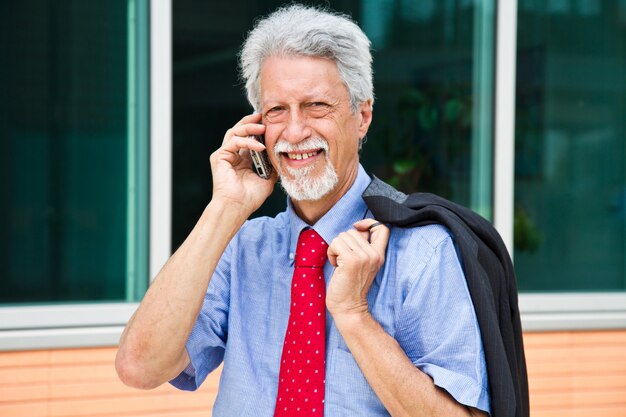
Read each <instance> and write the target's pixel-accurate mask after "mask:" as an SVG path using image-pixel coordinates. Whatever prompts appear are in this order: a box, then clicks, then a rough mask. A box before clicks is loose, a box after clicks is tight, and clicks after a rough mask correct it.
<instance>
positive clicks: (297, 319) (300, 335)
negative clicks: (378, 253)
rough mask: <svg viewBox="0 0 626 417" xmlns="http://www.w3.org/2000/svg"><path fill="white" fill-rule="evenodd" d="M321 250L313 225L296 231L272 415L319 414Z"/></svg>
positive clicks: (322, 358)
mask: <svg viewBox="0 0 626 417" xmlns="http://www.w3.org/2000/svg"><path fill="white" fill-rule="evenodd" d="M327 250H328V246H327V244H326V242H324V239H322V237H321V236H320V235H318V234H317V232H316V231H315V230H313V229H307V230H303V231H302V233H300V238H299V239H298V246H297V248H296V260H295V267H294V271H293V279H292V280H291V307H290V311H289V324H288V325H287V334H286V335H285V344H284V345H283V354H282V357H281V362H280V373H279V375H278V395H277V396H276V410H275V412H274V416H275V417H286V416H301V417H304V416H307V417H312V416H323V415H324V378H325V364H326V303H325V299H326V282H325V280H324V264H325V263H326V259H327V255H326V251H327Z"/></svg>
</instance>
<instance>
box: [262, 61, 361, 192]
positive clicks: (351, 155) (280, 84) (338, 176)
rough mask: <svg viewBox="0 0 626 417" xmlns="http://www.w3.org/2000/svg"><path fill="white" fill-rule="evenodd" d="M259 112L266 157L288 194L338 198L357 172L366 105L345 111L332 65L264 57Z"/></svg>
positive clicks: (343, 91) (344, 99)
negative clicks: (261, 117) (266, 150)
mask: <svg viewBox="0 0 626 417" xmlns="http://www.w3.org/2000/svg"><path fill="white" fill-rule="evenodd" d="M261 113H262V115H263V124H264V125H265V126H266V130H265V144H266V146H267V148H268V154H269V157H270V159H271V161H272V164H273V165H274V166H275V167H276V169H277V171H278V174H279V175H280V178H281V183H282V185H283V188H285V190H286V191H287V193H288V194H289V195H290V197H291V198H292V199H293V200H296V201H309V200H319V199H321V198H322V197H328V196H329V195H331V196H334V197H335V198H334V200H338V199H339V198H341V196H342V195H343V194H344V193H345V192H346V191H347V190H348V189H349V188H350V186H351V185H352V183H353V182H354V179H355V178H356V175H357V172H358V163H359V154H358V148H359V140H360V138H362V137H364V136H365V134H366V133H367V129H368V127H369V124H370V121H371V105H370V103H369V102H365V103H363V104H361V106H360V109H359V111H358V112H357V113H353V112H352V111H351V108H350V97H349V95H348V90H347V88H346V86H345V84H344V83H343V81H342V80H341V77H340V75H339V71H338V69H337V66H336V64H335V63H334V62H332V61H330V60H328V59H323V58H313V57H302V56H298V57H279V56H273V57H270V58H268V59H266V61H265V62H264V64H263V67H262V69H261ZM333 203H334V201H333Z"/></svg>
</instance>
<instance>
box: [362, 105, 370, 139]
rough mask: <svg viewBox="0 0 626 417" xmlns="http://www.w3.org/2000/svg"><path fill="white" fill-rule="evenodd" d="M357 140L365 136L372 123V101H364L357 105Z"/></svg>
mask: <svg viewBox="0 0 626 417" xmlns="http://www.w3.org/2000/svg"><path fill="white" fill-rule="evenodd" d="M359 116H360V122H359V139H362V138H364V137H365V135H367V131H368V130H369V128H370V124H371V123H372V99H369V100H366V101H364V102H362V103H361V104H360V105H359Z"/></svg>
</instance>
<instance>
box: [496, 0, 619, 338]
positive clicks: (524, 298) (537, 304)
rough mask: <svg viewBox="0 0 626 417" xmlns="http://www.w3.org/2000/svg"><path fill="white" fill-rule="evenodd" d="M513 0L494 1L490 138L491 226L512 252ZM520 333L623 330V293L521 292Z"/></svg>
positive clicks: (515, 50) (514, 51) (513, 196)
mask: <svg viewBox="0 0 626 417" xmlns="http://www.w3.org/2000/svg"><path fill="white" fill-rule="evenodd" d="M517 3H518V2H517V0H511V1H498V4H497V12H496V19H497V22H496V58H495V60H496V69H495V73H496V77H495V106H494V121H495V128H494V131H495V137H494V153H493V155H494V160H493V164H494V170H493V172H494V177H493V181H494V193H493V195H494V200H493V205H494V210H493V211H494V225H495V227H496V229H497V230H498V232H499V233H500V235H501V236H502V239H503V240H504V243H505V245H506V247H507V248H508V250H509V253H510V254H511V257H512V256H513V207H514V200H515V192H514V190H515V188H514V187H515V171H514V166H515V89H516V69H517V66H516V65H517V63H516V54H517V15H518V14H517ZM519 306H520V311H521V319H522V328H523V329H524V331H559V330H595V329H626V292H621V291H620V292H597V293H589V292H576V293H572V292H569V293H568V292H555V293H524V292H523V293H521V294H520V295H519Z"/></svg>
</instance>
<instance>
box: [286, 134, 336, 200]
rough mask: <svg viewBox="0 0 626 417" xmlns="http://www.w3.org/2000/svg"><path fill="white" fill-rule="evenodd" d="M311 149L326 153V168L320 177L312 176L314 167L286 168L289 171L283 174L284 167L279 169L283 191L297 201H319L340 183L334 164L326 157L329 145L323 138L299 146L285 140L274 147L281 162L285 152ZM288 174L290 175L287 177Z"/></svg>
mask: <svg viewBox="0 0 626 417" xmlns="http://www.w3.org/2000/svg"><path fill="white" fill-rule="evenodd" d="M309 149H322V150H323V152H324V158H325V159H326V161H325V168H324V172H322V173H321V174H320V175H319V176H317V177H315V176H310V175H309V174H310V173H311V170H312V169H313V168H314V166H312V165H311V166H306V167H304V168H292V167H288V166H286V167H284V169H285V170H286V171H287V172H286V173H285V172H281V171H282V167H279V169H278V175H279V176H280V185H281V186H282V188H283V190H285V192H286V193H287V195H288V196H289V197H291V198H292V199H293V200H295V201H313V200H319V199H320V198H322V197H324V196H325V195H326V194H328V193H329V192H331V191H332V190H333V189H334V188H335V187H336V186H337V183H338V182H339V177H338V176H337V172H336V171H335V167H334V166H333V164H332V162H331V161H330V160H329V159H328V158H327V157H326V155H328V143H327V142H326V141H325V140H323V139H321V138H311V139H307V140H305V141H303V142H300V143H297V144H291V143H289V142H287V141H285V140H282V139H281V140H279V141H278V142H276V145H275V146H274V153H275V154H276V159H277V160H280V154H281V153H283V152H297V151H303V150H309ZM286 174H288V175H286Z"/></svg>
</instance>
